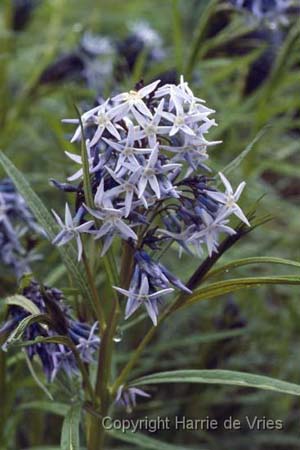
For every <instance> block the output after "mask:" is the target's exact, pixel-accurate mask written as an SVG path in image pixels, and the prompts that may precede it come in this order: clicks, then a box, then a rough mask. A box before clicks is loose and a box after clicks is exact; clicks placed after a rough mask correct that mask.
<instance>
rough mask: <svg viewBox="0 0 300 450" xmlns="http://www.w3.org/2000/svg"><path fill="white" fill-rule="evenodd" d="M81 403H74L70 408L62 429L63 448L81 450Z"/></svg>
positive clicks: (61, 444)
mask: <svg viewBox="0 0 300 450" xmlns="http://www.w3.org/2000/svg"><path fill="white" fill-rule="evenodd" d="M80 416H81V405H79V404H76V405H72V406H71V408H70V409H69V411H68V413H67V415H66V417H65V420H64V422H63V427H62V431H61V441H60V448H61V450H80V439H79V426H80Z"/></svg>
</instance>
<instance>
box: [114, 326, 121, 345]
mask: <svg viewBox="0 0 300 450" xmlns="http://www.w3.org/2000/svg"><path fill="white" fill-rule="evenodd" d="M122 339H123V331H122V330H121V328H120V327H119V328H117V331H116V334H115V335H114V337H113V341H114V342H121V341H122Z"/></svg>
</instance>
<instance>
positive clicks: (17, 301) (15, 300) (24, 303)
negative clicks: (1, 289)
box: [3, 294, 40, 314]
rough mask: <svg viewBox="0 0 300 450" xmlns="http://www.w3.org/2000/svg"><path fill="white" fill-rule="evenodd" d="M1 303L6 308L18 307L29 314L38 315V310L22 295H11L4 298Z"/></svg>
mask: <svg viewBox="0 0 300 450" xmlns="http://www.w3.org/2000/svg"><path fill="white" fill-rule="evenodd" d="M3 302H4V303H5V304H6V305H8V306H20V307H21V308H24V309H25V310H26V311H28V312H29V313H30V314H40V310H39V308H38V307H37V306H36V305H35V304H34V303H33V302H32V301H31V300H29V299H28V298H27V297H24V295H19V294H16V295H12V296H11V297H6V299H4V301H3Z"/></svg>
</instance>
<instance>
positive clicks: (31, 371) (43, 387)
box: [23, 350, 53, 400]
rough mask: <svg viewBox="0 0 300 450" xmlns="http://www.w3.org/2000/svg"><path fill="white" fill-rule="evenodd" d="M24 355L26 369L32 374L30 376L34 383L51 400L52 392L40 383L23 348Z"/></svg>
mask: <svg viewBox="0 0 300 450" xmlns="http://www.w3.org/2000/svg"><path fill="white" fill-rule="evenodd" d="M23 352H24V355H25V359H26V363H27V366H28V369H29V371H30V373H31V375H32V378H33V379H34V381H35V382H36V384H37V385H38V386H39V387H40V388H41V389H42V391H43V392H44V393H45V394H46V395H47V397H49V398H50V400H53V397H52V394H51V392H50V391H48V389H47V388H46V386H45V385H44V384H43V383H42V381H41V380H40V379H39V377H38V375H37V374H36V372H35V370H34V367H33V365H32V362H31V360H30V358H29V356H28V354H27V352H26V351H25V350H23Z"/></svg>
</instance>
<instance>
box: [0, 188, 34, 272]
mask: <svg viewBox="0 0 300 450" xmlns="http://www.w3.org/2000/svg"><path fill="white" fill-rule="evenodd" d="M32 233H36V234H38V235H41V234H43V230H42V229H41V228H40V227H39V225H38V224H37V223H36V221H35V219H34V217H33V216H32V214H31V213H30V211H29V209H28V207H27V205H26V203H25V200H24V199H23V197H22V196H21V195H20V194H18V193H17V192H16V190H15V187H14V185H13V184H12V182H11V181H10V180H9V179H4V180H1V181H0V264H1V265H4V266H7V267H9V268H11V269H12V270H13V272H14V274H15V275H16V277H17V278H20V277H21V276H22V275H23V274H24V273H25V272H29V271H30V264H31V263H32V262H33V261H35V260H36V259H39V258H40V256H39V255H37V254H36V253H35V252H34V251H33V249H32V247H33V246H34V239H33V236H32Z"/></svg>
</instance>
